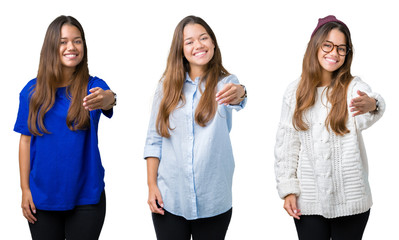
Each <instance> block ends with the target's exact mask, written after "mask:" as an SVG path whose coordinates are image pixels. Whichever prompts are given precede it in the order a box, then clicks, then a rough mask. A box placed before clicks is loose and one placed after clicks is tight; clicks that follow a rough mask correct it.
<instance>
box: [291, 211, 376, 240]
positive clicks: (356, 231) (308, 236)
mask: <svg viewBox="0 0 399 240" xmlns="http://www.w3.org/2000/svg"><path fill="white" fill-rule="evenodd" d="M369 215H370V210H368V211H367V212H364V213H361V214H356V215H352V216H346V217H338V218H330V219H328V218H324V217H322V216H318V215H302V216H301V217H300V218H301V219H300V220H297V219H294V221H295V226H296V230H297V232H298V238H299V240H330V239H332V240H361V239H362V236H363V232H364V229H365V228H366V224H367V221H368V219H369Z"/></svg>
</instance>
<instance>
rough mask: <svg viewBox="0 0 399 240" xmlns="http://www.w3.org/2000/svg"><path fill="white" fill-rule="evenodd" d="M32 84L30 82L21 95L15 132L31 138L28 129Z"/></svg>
mask: <svg viewBox="0 0 399 240" xmlns="http://www.w3.org/2000/svg"><path fill="white" fill-rule="evenodd" d="M32 85H33V84H32V82H29V83H28V84H27V85H26V86H25V87H24V89H22V91H21V92H20V94H19V108H18V115H17V120H16V122H15V125H14V131H15V132H17V133H21V134H23V135H28V136H31V135H32V134H31V133H30V131H29V128H28V116H29V100H30V92H31V87H32Z"/></svg>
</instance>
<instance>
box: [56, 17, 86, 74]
mask: <svg viewBox="0 0 399 240" xmlns="http://www.w3.org/2000/svg"><path fill="white" fill-rule="evenodd" d="M59 53H60V60H61V64H62V69H63V71H71V70H72V71H74V70H75V68H76V66H77V65H79V63H80V62H81V61H82V59H83V56H84V44H83V39H82V35H81V33H80V31H79V29H78V28H77V27H75V26H73V25H70V24H64V25H63V26H62V27H61V39H60V51H59Z"/></svg>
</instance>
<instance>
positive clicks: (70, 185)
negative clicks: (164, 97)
mask: <svg viewBox="0 0 399 240" xmlns="http://www.w3.org/2000/svg"><path fill="white" fill-rule="evenodd" d="M35 84H36V78H35V79H33V80H31V81H29V82H28V84H27V85H26V86H25V87H24V88H23V89H22V91H21V93H20V102H19V110H18V116H17V121H16V123H15V126H14V131H16V132H18V133H21V134H24V135H28V136H31V143H30V174H29V185H30V190H31V192H32V197H33V202H34V204H35V206H36V208H37V209H40V210H54V211H64V210H70V209H73V208H74V207H75V206H77V205H87V204H96V203H98V202H99V200H100V195H101V193H102V191H103V190H104V168H103V166H102V164H101V158H100V151H99V149H98V136H97V129H98V122H99V120H100V116H101V113H102V112H103V113H104V115H105V116H107V117H109V118H111V117H112V114H113V111H112V109H110V110H108V111H102V110H94V111H91V112H90V128H88V129H87V130H77V131H71V130H70V129H69V128H68V126H67V124H66V116H67V113H68V109H69V105H70V99H68V97H67V92H66V88H65V87H63V88H58V89H57V91H56V96H55V103H54V106H53V107H52V108H51V109H50V111H48V112H47V113H46V114H45V116H44V125H45V126H46V128H47V130H48V131H49V132H50V134H43V136H34V135H32V134H31V133H30V132H29V128H28V115H29V101H30V98H31V95H32V93H33V91H34V87H35ZM94 87H100V88H102V89H103V90H108V89H109V87H108V85H107V84H106V83H105V82H104V81H103V80H102V79H100V78H98V77H90V79H89V83H88V87H87V94H90V92H89V89H91V88H94ZM82 104H83V99H82Z"/></svg>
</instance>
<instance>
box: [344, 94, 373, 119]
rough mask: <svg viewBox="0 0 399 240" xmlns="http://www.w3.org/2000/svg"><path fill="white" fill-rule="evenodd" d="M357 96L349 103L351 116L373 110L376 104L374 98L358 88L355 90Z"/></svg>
mask: <svg viewBox="0 0 399 240" xmlns="http://www.w3.org/2000/svg"><path fill="white" fill-rule="evenodd" d="M357 94H358V95H359V97H356V98H353V99H352V100H351V102H350V104H349V107H350V108H351V109H350V111H351V112H354V113H353V114H352V116H353V117H354V116H357V115H361V114H365V113H368V112H372V111H374V110H375V109H376V108H377V106H376V100H375V99H374V98H371V97H369V96H368V95H367V94H366V93H365V92H362V91H360V90H358V91H357Z"/></svg>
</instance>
